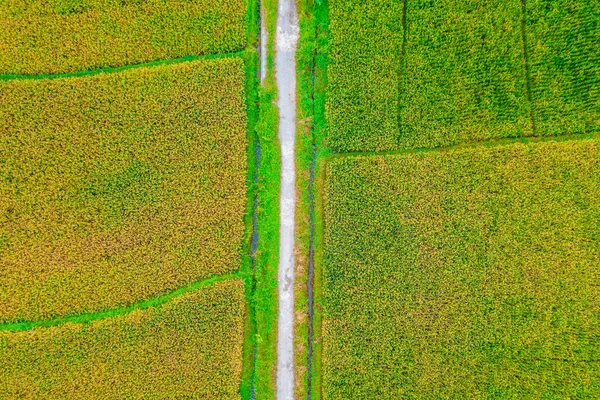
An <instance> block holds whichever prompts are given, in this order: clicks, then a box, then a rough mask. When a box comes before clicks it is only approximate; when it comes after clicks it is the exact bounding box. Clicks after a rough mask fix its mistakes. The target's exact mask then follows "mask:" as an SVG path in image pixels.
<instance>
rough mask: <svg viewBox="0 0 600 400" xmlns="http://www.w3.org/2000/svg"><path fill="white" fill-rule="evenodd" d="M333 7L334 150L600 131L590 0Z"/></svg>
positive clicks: (351, 2)
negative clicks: (587, 0)
mask: <svg viewBox="0 0 600 400" xmlns="http://www.w3.org/2000/svg"><path fill="white" fill-rule="evenodd" d="M405 7H406V8H405ZM329 8H330V19H331V22H330V39H329V41H330V44H329V45H330V50H329V66H328V72H327V74H328V79H329V87H328V90H329V91H328V103H327V118H328V123H329V145H330V146H331V147H332V148H333V149H334V150H336V151H339V152H349V151H350V152H351V151H390V150H399V149H413V148H431V147H438V146H448V145H452V144H456V143H460V142H464V141H479V140H488V139H498V138H508V137H521V136H545V135H561V134H568V133H589V132H594V131H598V130H600V122H599V121H600V120H599V119H598V114H599V113H600V89H599V88H600V63H598V60H599V59H600V41H599V40H597V37H598V36H600V3H598V2H597V1H592V2H586V1H583V2H582V1H572V0H557V1H552V2H548V1H542V0H532V1H528V2H527V3H526V7H525V6H524V5H523V3H522V0H508V1H505V0H489V1H483V2H482V1H470V0H459V1H455V0H414V1H412V0H411V1H406V2H401V1H390V0H373V1H359V0H330V1H329ZM525 49H526V51H525Z"/></svg>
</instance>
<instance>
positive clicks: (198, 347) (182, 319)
mask: <svg viewBox="0 0 600 400" xmlns="http://www.w3.org/2000/svg"><path fill="white" fill-rule="evenodd" d="M244 315H245V298H244V287H243V283H242V282H241V280H237V279H235V280H229V281H224V282H220V283H216V284H213V285H211V286H208V287H205V288H202V289H200V290H197V291H194V292H190V293H187V294H185V295H183V296H181V297H178V298H175V299H174V300H172V301H170V302H168V303H166V304H164V305H162V306H156V307H151V308H148V309H145V310H136V311H133V312H131V313H129V314H125V315H120V316H115V317H111V318H107V319H103V320H96V321H92V322H90V323H87V324H80V323H70V322H69V323H66V324H64V325H60V326H57V327H52V328H35V329H33V330H29V331H21V332H0V359H1V360H2V362H1V363H0V376H2V379H0V397H2V398H6V399H17V398H18V399H64V398H69V399H142V398H143V399H167V398H168V399H190V398H198V399H219V400H220V399H236V398H239V394H238V393H239V386H240V376H241V369H242V343H243V334H244Z"/></svg>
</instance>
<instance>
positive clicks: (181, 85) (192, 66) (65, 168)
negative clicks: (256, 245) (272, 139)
mask: <svg viewBox="0 0 600 400" xmlns="http://www.w3.org/2000/svg"><path fill="white" fill-rule="evenodd" d="M246 123H247V116H246V105H245V97H244V65H243V60H242V59H240V58H238V57H231V58H223V59H219V60H203V61H194V62H188V63H181V64H171V65H164V66H157V67H152V68H137V69H131V70H127V71H122V72H117V73H111V74H98V75H94V76H91V77H81V78H68V79H50V80H48V79H46V80H11V81H5V82H0V133H1V135H0V198H1V199H2V201H1V202H0V238H1V242H0V246H1V247H0V269H1V270H2V274H0V321H2V322H8V321H14V320H17V321H18V320H39V319H47V318H51V317H56V316H61V315H69V314H80V313H88V312H94V311H99V310H103V309H107V308H114V307H120V306H124V305H127V304H131V303H134V302H137V301H140V300H142V299H145V298H148V297H153V296H157V295H160V294H163V293H165V292H166V291H169V290H174V289H176V288H178V287H181V286H184V285H187V284H189V283H191V282H194V281H198V280H201V279H205V278H207V277H210V276H214V275H218V274H225V273H230V272H233V271H237V270H238V269H239V268H240V252H241V248H242V240H243V238H244V221H243V215H244V211H245V204H246V170H247V165H246V162H247V160H246V149H247V145H248V143H247V136H246V129H247V126H246Z"/></svg>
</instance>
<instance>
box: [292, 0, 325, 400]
mask: <svg viewBox="0 0 600 400" xmlns="http://www.w3.org/2000/svg"><path fill="white" fill-rule="evenodd" d="M298 9H299V17H300V41H299V46H298V51H297V53H296V63H297V71H298V77H297V81H298V98H299V105H298V118H297V120H298V126H297V140H296V143H297V145H296V166H297V181H296V182H297V183H296V186H297V189H296V190H297V191H298V193H299V196H298V200H297V210H296V271H295V285H296V288H295V294H294V298H295V308H296V315H297V317H296V322H295V332H294V334H295V348H294V351H295V353H294V357H295V363H296V366H295V374H296V376H295V379H296V387H295V394H296V397H297V398H299V399H301V398H307V396H308V395H309V393H310V396H311V397H310V398H311V399H313V400H318V399H319V398H320V397H319V395H320V389H319V388H320V372H319V365H320V364H319V362H318V361H319V354H320V349H321V347H320V344H321V340H320V333H319V331H320V325H319V321H320V319H319V317H320V315H319V303H320V291H319V288H320V275H319V273H318V271H315V273H314V274H313V279H314V281H313V284H312V286H313V290H314V292H313V299H314V304H315V305H314V306H313V312H314V314H313V321H312V325H313V337H312V347H313V354H312V357H310V358H311V361H310V366H309V363H308V359H309V355H308V341H309V335H308V330H309V323H310V321H309V317H308V309H309V298H308V285H309V262H310V241H311V233H312V241H313V245H314V250H315V254H314V255H313V256H314V258H318V253H319V247H320V240H321V237H320V235H319V231H318V229H313V231H312V232H311V224H310V214H311V198H310V192H309V191H312V194H313V206H314V213H313V219H314V221H313V222H314V224H315V225H318V224H319V222H320V219H321V213H320V198H319V188H320V187H321V184H322V182H321V181H320V176H321V169H322V162H321V161H322V160H323V159H324V158H325V157H327V156H328V155H329V153H330V150H329V149H328V148H327V147H326V146H325V137H326V126H327V123H326V120H325V98H326V95H327V90H326V88H327V76H326V70H327V49H328V47H327V33H328V29H327V18H328V15H327V3H326V2H325V1H319V0H316V1H313V0H303V1H300V2H298ZM313 162H314V165H313ZM311 168H312V169H313V174H314V176H313V178H314V180H313V182H312V183H311V182H310V171H311ZM318 264H319V262H318V260H316V262H315V267H317V266H318ZM308 368H310V388H309V379H308V378H309V370H308Z"/></svg>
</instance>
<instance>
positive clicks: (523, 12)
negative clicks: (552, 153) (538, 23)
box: [521, 0, 537, 135]
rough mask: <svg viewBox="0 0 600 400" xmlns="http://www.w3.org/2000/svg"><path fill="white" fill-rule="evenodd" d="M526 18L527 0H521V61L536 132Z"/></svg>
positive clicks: (533, 128)
mask: <svg viewBox="0 0 600 400" xmlns="http://www.w3.org/2000/svg"><path fill="white" fill-rule="evenodd" d="M526 18H527V0H521V40H522V42H523V62H524V64H525V91H526V93H527V101H528V102H529V117H530V118H531V130H532V132H533V134H534V135H535V134H537V127H536V123H535V112H534V104H533V94H532V89H531V64H530V61H529V51H528V50H527V47H528V46H527V26H526V24H525V19H526Z"/></svg>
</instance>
